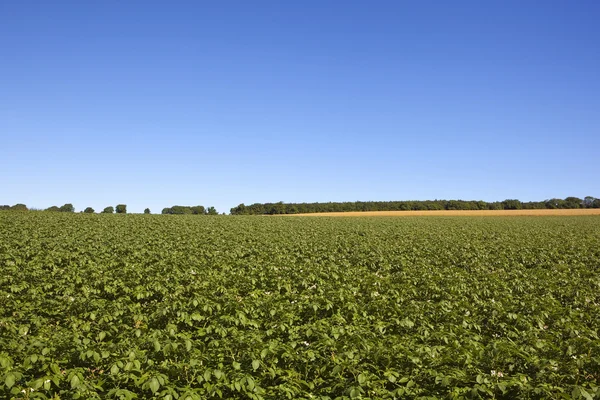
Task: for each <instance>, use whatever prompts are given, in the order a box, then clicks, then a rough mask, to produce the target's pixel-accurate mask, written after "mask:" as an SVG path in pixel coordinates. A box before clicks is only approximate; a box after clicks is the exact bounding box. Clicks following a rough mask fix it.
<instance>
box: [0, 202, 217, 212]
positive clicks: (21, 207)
mask: <svg viewBox="0 0 600 400" xmlns="http://www.w3.org/2000/svg"><path fill="white" fill-rule="evenodd" d="M1 210H12V211H50V212H68V213H74V212H75V207H74V206H73V204H71V203H67V204H64V205H62V206H60V207H58V206H52V207H48V208H46V209H41V210H40V209H34V208H32V209H30V208H28V207H27V206H26V205H25V204H21V203H19V204H15V205H13V206H9V205H0V211H1ZM81 212H82V213H84V214H94V213H95V212H96V211H95V210H94V209H93V208H92V207H86V208H85V209H84V210H83V211H81ZM114 213H117V214H127V204H117V205H116V207H113V206H108V207H105V208H104V209H103V210H102V211H101V212H100V214H114ZM144 214H151V212H150V209H149V208H146V209H145V210H144ZM162 214H196V215H218V212H217V210H216V209H215V208H214V207H208V208H205V207H204V206H193V207H190V206H173V207H167V208H163V210H162Z"/></svg>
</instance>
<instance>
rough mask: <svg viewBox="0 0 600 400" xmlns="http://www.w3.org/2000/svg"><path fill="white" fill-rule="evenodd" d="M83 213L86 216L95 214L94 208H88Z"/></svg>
mask: <svg viewBox="0 0 600 400" xmlns="http://www.w3.org/2000/svg"><path fill="white" fill-rule="evenodd" d="M83 212H84V213H86V214H93V213H94V212H95V211H94V209H93V208H92V207H87V208H86V209H85V210H83Z"/></svg>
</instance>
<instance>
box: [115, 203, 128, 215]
mask: <svg viewBox="0 0 600 400" xmlns="http://www.w3.org/2000/svg"><path fill="white" fill-rule="evenodd" d="M116 211H117V214H127V204H117V208H116Z"/></svg>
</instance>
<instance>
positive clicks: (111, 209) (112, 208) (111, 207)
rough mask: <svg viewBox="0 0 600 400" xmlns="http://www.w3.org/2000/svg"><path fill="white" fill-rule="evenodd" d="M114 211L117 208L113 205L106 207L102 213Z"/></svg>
mask: <svg viewBox="0 0 600 400" xmlns="http://www.w3.org/2000/svg"><path fill="white" fill-rule="evenodd" d="M114 212H115V208H114V207H113V206H108V207H105V208H104V210H102V214H112V213H114Z"/></svg>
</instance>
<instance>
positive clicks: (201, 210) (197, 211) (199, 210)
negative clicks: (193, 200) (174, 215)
mask: <svg viewBox="0 0 600 400" xmlns="http://www.w3.org/2000/svg"><path fill="white" fill-rule="evenodd" d="M187 208H189V209H190V211H191V213H192V214H194V215H204V214H206V209H205V208H204V206H194V207H187ZM184 214H187V212H185V213H184Z"/></svg>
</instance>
